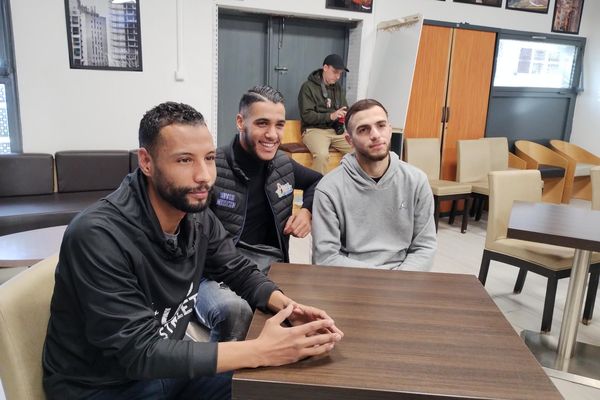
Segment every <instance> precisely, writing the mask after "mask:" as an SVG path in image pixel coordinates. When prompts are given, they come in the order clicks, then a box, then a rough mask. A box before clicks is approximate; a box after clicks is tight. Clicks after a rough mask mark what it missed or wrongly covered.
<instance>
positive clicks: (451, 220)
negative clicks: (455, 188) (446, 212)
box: [448, 200, 456, 225]
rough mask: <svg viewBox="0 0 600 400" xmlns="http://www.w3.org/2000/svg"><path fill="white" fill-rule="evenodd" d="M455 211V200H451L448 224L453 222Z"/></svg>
mask: <svg viewBox="0 0 600 400" xmlns="http://www.w3.org/2000/svg"><path fill="white" fill-rule="evenodd" d="M455 213H456V200H452V207H451V208H450V217H449V218H448V225H452V224H454V214H455Z"/></svg>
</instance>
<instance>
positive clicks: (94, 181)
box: [54, 150, 129, 193]
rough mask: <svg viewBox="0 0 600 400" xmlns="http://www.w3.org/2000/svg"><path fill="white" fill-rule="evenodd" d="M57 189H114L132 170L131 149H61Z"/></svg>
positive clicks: (58, 157)
mask: <svg viewBox="0 0 600 400" xmlns="http://www.w3.org/2000/svg"><path fill="white" fill-rule="evenodd" d="M54 159H55V161H56V180H57V183H58V185H57V186H58V190H57V192H61V193H65V192H86V191H93V190H113V189H116V188H118V187H119V185H120V184H121V181H123V178H125V176H126V175H127V174H128V173H129V152H128V151H127V150H89V151H77V150H75V151H58V152H56V153H55V154H54Z"/></svg>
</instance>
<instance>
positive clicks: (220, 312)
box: [195, 278, 252, 342]
mask: <svg viewBox="0 0 600 400" xmlns="http://www.w3.org/2000/svg"><path fill="white" fill-rule="evenodd" d="M195 310H196V316H197V317H198V321H200V323H202V325H204V326H206V327H207V328H208V329H210V341H211V342H231V341H238V340H244V339H245V338H246V333H248V328H250V322H251V321H252V308H251V307H250V305H249V304H248V302H247V301H246V300H244V299H242V298H241V297H240V296H238V295H237V294H235V292H233V291H232V290H231V289H229V287H227V285H225V284H224V283H218V282H215V281H211V280H209V279H205V278H203V279H202V280H201V281H200V286H199V288H198V297H196V308H195Z"/></svg>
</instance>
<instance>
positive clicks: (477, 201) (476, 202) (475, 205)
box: [469, 197, 479, 218]
mask: <svg viewBox="0 0 600 400" xmlns="http://www.w3.org/2000/svg"><path fill="white" fill-rule="evenodd" d="M478 204H479V197H474V198H473V203H472V204H471V210H470V211H469V215H470V216H471V218H473V217H475V211H476V210H477V205H478Z"/></svg>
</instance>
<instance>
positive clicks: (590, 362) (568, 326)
mask: <svg viewBox="0 0 600 400" xmlns="http://www.w3.org/2000/svg"><path fill="white" fill-rule="evenodd" d="M507 236H508V237H509V238H512V239H521V240H528V241H532V242H540V243H547V244H553V245H557V246H564V247H571V248H574V249H575V257H574V260H573V268H572V269H571V277H570V279H569V288H568V291H567V299H566V302H565V310H564V314H563V319H562V323H561V326H560V336H559V340H558V344H556V343H554V342H553V341H552V340H550V339H549V338H548V337H547V336H545V335H540V334H539V333H537V332H530V331H523V332H522V333H521V336H522V337H523V338H524V339H525V342H526V343H527V345H528V346H529V347H530V349H531V350H532V351H533V353H534V354H535V355H536V357H537V358H538V360H539V361H540V362H541V363H542V365H544V366H545V367H548V368H551V369H555V370H558V371H560V372H563V373H565V374H554V375H555V376H557V377H561V378H563V379H568V380H571V381H574V382H578V383H583V384H587V385H590V386H595V387H598V388H600V348H598V347H597V346H591V345H589V344H585V343H578V342H577V328H578V326H579V321H580V319H581V312H582V307H583V297H584V294H585V289H586V287H587V279H588V272H589V268H590V259H591V252H592V251H600V211H595V210H590V209H585V208H578V207H572V206H566V205H557V204H549V203H530V202H523V201H515V203H514V204H513V207H512V211H511V215H510V220H509V222H508V231H507ZM580 376H583V377H586V378H591V380H590V379H580V378H579V377H580Z"/></svg>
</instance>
